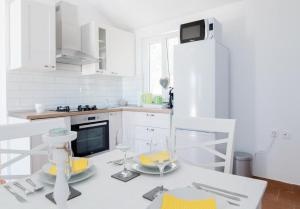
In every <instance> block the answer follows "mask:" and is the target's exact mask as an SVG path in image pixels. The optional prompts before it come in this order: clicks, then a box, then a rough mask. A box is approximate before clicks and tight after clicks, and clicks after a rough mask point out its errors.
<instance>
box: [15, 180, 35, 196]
mask: <svg viewBox="0 0 300 209" xmlns="http://www.w3.org/2000/svg"><path fill="white" fill-rule="evenodd" d="M12 184H13V185H14V186H16V187H18V188H19V189H20V190H22V191H23V192H24V194H26V195H28V194H31V193H33V191H30V190H28V189H27V188H26V187H24V186H23V185H22V184H21V183H20V182H13V183H12Z"/></svg>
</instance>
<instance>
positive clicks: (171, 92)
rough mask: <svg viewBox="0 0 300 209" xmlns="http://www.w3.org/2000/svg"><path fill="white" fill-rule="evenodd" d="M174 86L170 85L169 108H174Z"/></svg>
mask: <svg viewBox="0 0 300 209" xmlns="http://www.w3.org/2000/svg"><path fill="white" fill-rule="evenodd" d="M173 90H174V88H172V87H170V90H169V102H168V105H167V108H169V109H173V100H174V93H173Z"/></svg>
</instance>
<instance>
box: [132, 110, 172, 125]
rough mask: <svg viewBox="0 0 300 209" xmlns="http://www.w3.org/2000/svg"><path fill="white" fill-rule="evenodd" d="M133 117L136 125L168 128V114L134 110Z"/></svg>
mask: <svg viewBox="0 0 300 209" xmlns="http://www.w3.org/2000/svg"><path fill="white" fill-rule="evenodd" d="M134 118H135V123H136V124H137V125H143V126H150V127H158V128H166V129H169V128H170V114H164V113H149V112H136V113H135V117H134Z"/></svg>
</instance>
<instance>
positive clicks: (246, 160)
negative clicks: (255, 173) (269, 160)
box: [233, 152, 252, 177]
mask: <svg viewBox="0 0 300 209" xmlns="http://www.w3.org/2000/svg"><path fill="white" fill-rule="evenodd" d="M233 174H235V175H239V176H246V177H252V155H251V154H249V153H246V152H235V153H234V161H233Z"/></svg>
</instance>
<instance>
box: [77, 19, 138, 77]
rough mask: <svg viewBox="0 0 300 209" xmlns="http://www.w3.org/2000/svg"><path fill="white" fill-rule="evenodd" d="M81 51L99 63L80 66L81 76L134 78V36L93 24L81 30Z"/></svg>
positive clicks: (84, 26)
mask: <svg viewBox="0 0 300 209" xmlns="http://www.w3.org/2000/svg"><path fill="white" fill-rule="evenodd" d="M81 38H82V51H83V52H85V53H87V54H90V55H92V56H94V57H97V58H99V63H96V64H94V63H93V64H88V65H83V66H82V74H83V75H91V74H100V75H110V76H134V74H135V36H134V34H133V33H130V32H127V31H123V30H120V29H117V28H114V27H106V26H103V25H97V23H95V22H91V23H88V24H86V25H83V26H82V28H81Z"/></svg>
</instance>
